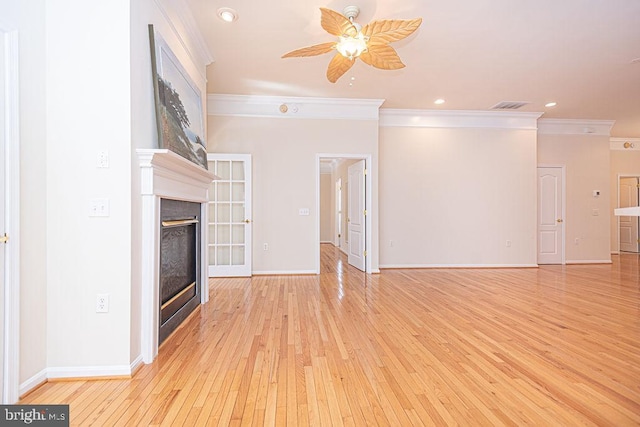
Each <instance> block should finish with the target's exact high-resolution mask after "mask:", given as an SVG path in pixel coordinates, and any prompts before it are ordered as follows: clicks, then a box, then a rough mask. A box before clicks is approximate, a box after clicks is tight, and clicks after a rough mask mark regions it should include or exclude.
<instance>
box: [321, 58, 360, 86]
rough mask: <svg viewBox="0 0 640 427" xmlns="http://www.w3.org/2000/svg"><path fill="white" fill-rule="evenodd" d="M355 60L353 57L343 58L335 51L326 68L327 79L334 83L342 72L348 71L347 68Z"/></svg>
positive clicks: (351, 65)
mask: <svg viewBox="0 0 640 427" xmlns="http://www.w3.org/2000/svg"><path fill="white" fill-rule="evenodd" d="M355 62H356V61H355V60H353V59H349V58H345V57H344V56H342V55H341V54H340V53H336V54H335V56H334V57H333V59H332V60H331V62H330V63H329V68H327V79H329V81H330V82H331V83H335V82H336V81H338V79H339V78H340V77H341V76H342V75H343V74H344V73H346V72H347V71H349V68H351V67H353V64H354V63H355Z"/></svg>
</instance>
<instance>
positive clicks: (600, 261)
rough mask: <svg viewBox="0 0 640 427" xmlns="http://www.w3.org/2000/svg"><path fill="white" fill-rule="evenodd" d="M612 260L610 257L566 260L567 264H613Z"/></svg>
mask: <svg viewBox="0 0 640 427" xmlns="http://www.w3.org/2000/svg"><path fill="white" fill-rule="evenodd" d="M611 262H612V261H611V260H610V259H586V260H579V259H572V260H566V261H565V264H611Z"/></svg>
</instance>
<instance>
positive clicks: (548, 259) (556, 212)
mask: <svg viewBox="0 0 640 427" xmlns="http://www.w3.org/2000/svg"><path fill="white" fill-rule="evenodd" d="M562 188H563V183H562V168H561V167H539V168H538V264H563V263H564V259H563V257H564V234H563V227H564V212H563V207H562V198H563V197H564V196H563V193H562V191H563V190H562Z"/></svg>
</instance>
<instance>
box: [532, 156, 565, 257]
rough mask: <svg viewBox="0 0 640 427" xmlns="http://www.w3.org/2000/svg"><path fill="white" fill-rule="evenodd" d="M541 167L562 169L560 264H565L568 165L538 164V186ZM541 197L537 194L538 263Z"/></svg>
mask: <svg viewBox="0 0 640 427" xmlns="http://www.w3.org/2000/svg"><path fill="white" fill-rule="evenodd" d="M540 168H559V169H560V173H561V176H562V186H561V187H560V188H561V190H562V197H561V198H560V199H561V200H560V209H561V210H562V212H561V216H562V227H561V230H560V238H561V239H562V250H561V251H560V252H561V255H560V258H561V259H560V265H565V264H566V263H567V258H566V251H567V237H566V232H567V167H566V165H560V164H551V163H541V164H538V165H537V166H536V186H537V181H538V178H537V175H538V170H539V169H540ZM536 193H537V194H539V191H538V189H537V188H536ZM538 199H539V197H537V196H536V263H537V262H538V261H537V257H538V254H539V247H538V234H539V230H538V225H537V224H538V222H539V221H538V202H539V200H538Z"/></svg>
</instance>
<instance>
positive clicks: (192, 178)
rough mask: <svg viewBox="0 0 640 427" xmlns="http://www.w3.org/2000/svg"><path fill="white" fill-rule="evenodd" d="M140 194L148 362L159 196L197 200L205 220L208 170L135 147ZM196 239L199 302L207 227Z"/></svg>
mask: <svg viewBox="0 0 640 427" xmlns="http://www.w3.org/2000/svg"><path fill="white" fill-rule="evenodd" d="M136 151H137V153H138V158H139V159H140V172H141V185H140V187H141V196H142V307H141V309H142V321H141V324H142V331H141V337H142V343H141V345H142V360H143V362H144V363H151V362H153V359H155V357H156V356H157V355H158V328H159V324H158V322H159V288H160V284H159V271H160V250H159V244H160V199H163V198H166V199H175V200H183V201H188V202H196V203H201V210H200V212H201V213H200V215H201V216H200V218H201V221H202V224H207V223H208V218H207V217H208V209H207V204H206V203H207V202H208V200H209V197H208V196H209V186H210V185H211V182H212V181H213V180H214V178H215V175H214V174H213V173H212V172H209V171H208V170H206V169H204V168H202V167H200V166H198V165H196V164H195V163H193V162H190V161H189V160H187V159H185V158H183V157H182V156H180V155H178V154H176V153H174V152H172V151H169V150H166V149H160V150H159V149H138V150H136ZM200 229H201V230H202V236H201V239H200V242H201V245H200V255H201V262H200V277H201V279H202V280H201V282H202V283H201V285H202V287H201V289H200V296H201V300H200V301H201V303H205V302H207V301H208V300H209V287H208V286H207V284H208V280H207V277H208V274H207V258H206V255H207V241H208V239H207V234H208V233H207V231H208V230H207V227H206V226H202V227H201V228H200Z"/></svg>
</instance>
